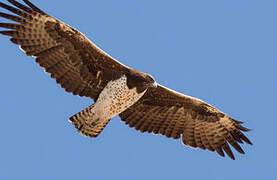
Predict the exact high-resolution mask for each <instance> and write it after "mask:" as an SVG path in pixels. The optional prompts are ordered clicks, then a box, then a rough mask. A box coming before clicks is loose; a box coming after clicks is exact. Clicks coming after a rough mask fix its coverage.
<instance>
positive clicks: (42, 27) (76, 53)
mask: <svg viewBox="0 0 277 180" xmlns="http://www.w3.org/2000/svg"><path fill="white" fill-rule="evenodd" d="M8 1H9V2H10V3H11V4H13V5H14V6H16V7H17V8H19V9H17V8H15V7H12V6H9V5H6V4H4V3H1V2H0V7H2V8H4V9H7V10H8V11H11V12H13V13H15V14H17V15H19V16H21V17H18V16H14V15H10V14H6V13H2V12H0V16H1V17H4V18H6V19H9V20H13V21H15V22H19V24H13V23H0V27H2V28H7V29H12V30H14V31H0V33H1V34H3V35H7V36H11V41H12V42H13V43H15V44H18V45H20V46H21V48H22V49H23V50H24V51H25V52H26V55H28V56H35V57H36V61H37V62H38V63H39V64H40V66H41V67H43V68H45V70H46V72H49V73H50V74H51V77H53V78H56V81H57V82H58V83H59V84H60V85H61V86H62V87H63V88H65V90H66V91H67V92H71V93H73V94H77V95H80V96H87V97H91V98H92V99H94V100H96V99H97V98H98V96H99V93H100V92H101V91H102V89H103V88H104V87H105V86H106V84H107V82H109V81H110V80H115V79H118V78H120V77H121V76H122V75H123V73H126V72H127V71H129V68H128V67H126V66H124V65H122V64H120V63H119V62H117V61H116V60H115V59H113V58H112V57H110V56H109V55H107V54H106V53H105V52H103V51H102V50H101V49H99V48H98V47H97V46H96V45H94V44H93V43H92V42H90V41H89V40H88V39H87V38H86V37H85V36H84V35H82V34H81V33H80V32H79V31H77V30H75V29H74V28H72V27H70V26H68V25H66V24H64V23H62V22H60V21H58V20H57V19H55V18H53V17H51V16H49V15H47V14H46V13H44V12H43V11H42V10H40V9H39V8H38V7H36V6H35V5H34V4H32V3H31V2H30V1H27V0H24V2H25V3H26V5H27V6H25V5H24V4H21V3H19V2H17V1H15V0H8ZM28 6H29V7H28Z"/></svg>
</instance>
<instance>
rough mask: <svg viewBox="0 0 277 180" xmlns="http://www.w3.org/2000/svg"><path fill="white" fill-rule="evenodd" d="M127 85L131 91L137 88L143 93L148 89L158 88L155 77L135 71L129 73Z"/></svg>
mask: <svg viewBox="0 0 277 180" xmlns="http://www.w3.org/2000/svg"><path fill="white" fill-rule="evenodd" d="M127 85H128V87H129V88H131V89H132V88H134V87H137V88H138V89H140V90H143V91H144V90H145V89H147V88H150V87H151V88H156V87H157V86H158V84H157V83H156V81H155V79H154V78H153V76H151V75H150V74H147V73H144V72H141V71H138V70H134V69H131V70H130V71H129V72H128V73H127Z"/></svg>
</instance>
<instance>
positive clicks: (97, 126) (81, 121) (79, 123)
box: [69, 105, 110, 137]
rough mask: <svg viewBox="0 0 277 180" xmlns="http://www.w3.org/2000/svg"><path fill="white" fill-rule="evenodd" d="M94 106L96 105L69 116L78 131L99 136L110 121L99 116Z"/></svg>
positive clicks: (86, 134)
mask: <svg viewBox="0 0 277 180" xmlns="http://www.w3.org/2000/svg"><path fill="white" fill-rule="evenodd" d="M93 107H94V105H91V106H89V107H87V108H86V109H84V110H82V111H81V112H79V113H77V114H75V115H74V116H72V117H70V118H69V121H70V122H71V123H72V124H73V125H74V126H75V128H77V129H78V132H79V133H81V134H82V135H84V136H88V137H97V136H98V135H99V134H100V133H101V132H102V130H103V129H104V128H105V127H106V125H107V124H108V122H109V121H110V119H105V120H101V119H99V118H97V117H96V115H95V111H94V109H93Z"/></svg>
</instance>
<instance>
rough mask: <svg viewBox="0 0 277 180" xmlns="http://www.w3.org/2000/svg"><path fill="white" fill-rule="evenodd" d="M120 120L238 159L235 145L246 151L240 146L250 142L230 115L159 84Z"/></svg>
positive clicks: (242, 128)
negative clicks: (233, 149)
mask: <svg viewBox="0 0 277 180" xmlns="http://www.w3.org/2000/svg"><path fill="white" fill-rule="evenodd" d="M119 116H120V118H121V119H122V120H123V121H125V123H126V124H128V125H129V126H130V127H135V129H136V130H139V131H141V132H153V133H154V134H162V135H165V136H167V137H170V138H174V139H178V138H180V137H181V135H182V141H183V143H184V144H185V145H188V146H191V147H199V148H201V149H208V150H210V151H216V152H217V153H218V154H219V155H221V156H224V152H223V150H224V151H225V152H226V153H227V154H228V156H229V157H230V158H232V159H234V155H233V153H232V150H231V148H230V147H229V145H228V143H229V144H231V145H232V146H233V147H234V148H235V149H236V150H237V151H238V152H240V153H242V154H244V151H243V150H242V148H241V147H240V145H239V144H238V143H243V141H244V142H246V143H248V144H252V143H251V142H250V140H249V139H248V138H247V137H246V136H245V135H244V134H243V133H242V132H241V131H248V129H246V128H244V127H243V126H242V125H241V122H239V121H236V120H234V119H232V118H230V117H229V116H227V115H225V114H223V113H222V112H220V111H218V110H217V109H215V108H214V107H212V106H210V105H208V104H206V103H205V102H203V101H201V100H199V99H196V98H192V97H189V96H185V95H183V94H180V93H177V92H175V91H173V90H170V89H168V88H166V87H163V86H161V85H159V86H158V87H157V88H156V89H154V88H150V89H148V91H147V92H146V94H145V95H144V96H143V97H142V98H141V99H140V100H139V101H138V102H137V103H136V104H134V105H133V106H131V107H130V108H129V109H127V110H125V111H124V112H123V113H121V114H120V115H119Z"/></svg>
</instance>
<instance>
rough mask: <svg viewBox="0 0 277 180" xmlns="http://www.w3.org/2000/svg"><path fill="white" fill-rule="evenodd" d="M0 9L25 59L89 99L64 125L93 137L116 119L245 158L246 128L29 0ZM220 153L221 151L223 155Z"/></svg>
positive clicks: (5, 26)
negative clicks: (111, 53)
mask: <svg viewBox="0 0 277 180" xmlns="http://www.w3.org/2000/svg"><path fill="white" fill-rule="evenodd" d="M8 1H9V2H10V3H11V4H12V5H13V6H12V5H7V4H4V3H2V2H0V7H2V8H4V9H6V10H8V11H10V12H12V13H14V14H7V13H3V12H0V16H1V17H2V18H6V19H8V20H12V21H15V22H13V23H6V22H5V23H0V27H2V28H6V29H8V30H4V31H0V33H1V34H3V35H7V36H10V37H11V39H10V40H11V42H13V43H15V44H17V45H19V46H20V48H21V49H22V50H23V51H25V53H26V55H27V56H33V57H35V60H36V62H37V63H38V64H39V65H40V66H41V67H43V68H44V69H45V71H46V72H48V73H49V74H50V75H51V77H52V78H54V79H56V81H57V83H58V84H60V85H61V87H62V88H64V89H65V91H67V92H70V93H73V94H74V95H79V96H85V97H89V98H91V99H93V100H94V102H95V103H94V104H92V105H91V106H89V107H87V108H86V109H84V110H82V111H81V112H79V113H77V114H75V115H74V116H72V117H71V118H70V119H69V121H70V122H71V123H72V124H73V125H74V126H75V127H76V128H77V129H78V132H79V133H81V134H82V135H84V136H88V137H97V136H98V135H99V133H100V132H101V131H102V130H103V129H104V128H105V126H106V125H107V123H108V122H109V120H110V119H111V118H113V117H114V116H116V115H119V117H120V118H121V120H122V121H124V122H125V123H126V124H127V125H129V126H130V127H134V128H135V129H136V130H139V131H141V132H149V133H154V134H161V135H164V136H166V137H168V138H173V139H179V138H182V142H183V144H184V145H187V146H190V147H194V148H201V149H208V150H210V151H216V152H217V153H218V154H219V155H221V156H224V155H225V153H226V154H227V155H228V156H229V157H230V158H231V159H235V158H234V155H233V153H232V150H231V148H230V146H229V144H230V145H232V146H233V147H234V149H236V150H237V151H238V152H240V153H242V154H244V151H243V150H242V148H241V146H240V145H239V143H240V144H241V143H243V142H246V143H248V144H252V143H251V141H250V140H249V139H248V138H247V137H246V136H245V135H244V134H243V131H248V130H249V129H247V128H245V127H243V126H242V122H240V121H237V120H234V119H233V118H231V117H229V116H228V115H226V114H224V113H223V112H221V111H219V110H218V109H216V108H215V107H213V106H211V105H209V104H207V103H205V102H203V101H201V100H200V99H197V98H193V97H190V96H186V95H184V94H181V93H178V92H175V91H173V90H171V89H169V88H167V87H164V86H162V85H160V84H158V83H156V81H155V80H154V78H153V77H152V76H151V75H149V74H147V73H144V72H141V71H138V70H135V69H132V68H130V67H128V66H125V65H123V64H121V63H120V62H118V61H117V60H115V59H114V58H112V57H111V56H109V55H108V54H106V53H105V52H104V51H102V50H101V49H100V48H98V47H97V46H96V45H95V44H94V43H93V42H91V41H90V40H89V39H87V37H86V36H84V35H83V34H82V33H81V32H79V31H77V30H76V29H74V28H72V27H70V26H69V25H67V24H65V23H63V22H61V21H59V20H57V19H55V18H54V17H52V16H50V15H48V14H46V13H45V12H44V11H42V10H41V9H39V8H38V7H36V6H35V5H34V4H32V3H31V2H30V1H28V0H23V1H24V3H25V4H22V3H19V2H17V1H15V0H8ZM224 152H225V153H224Z"/></svg>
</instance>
